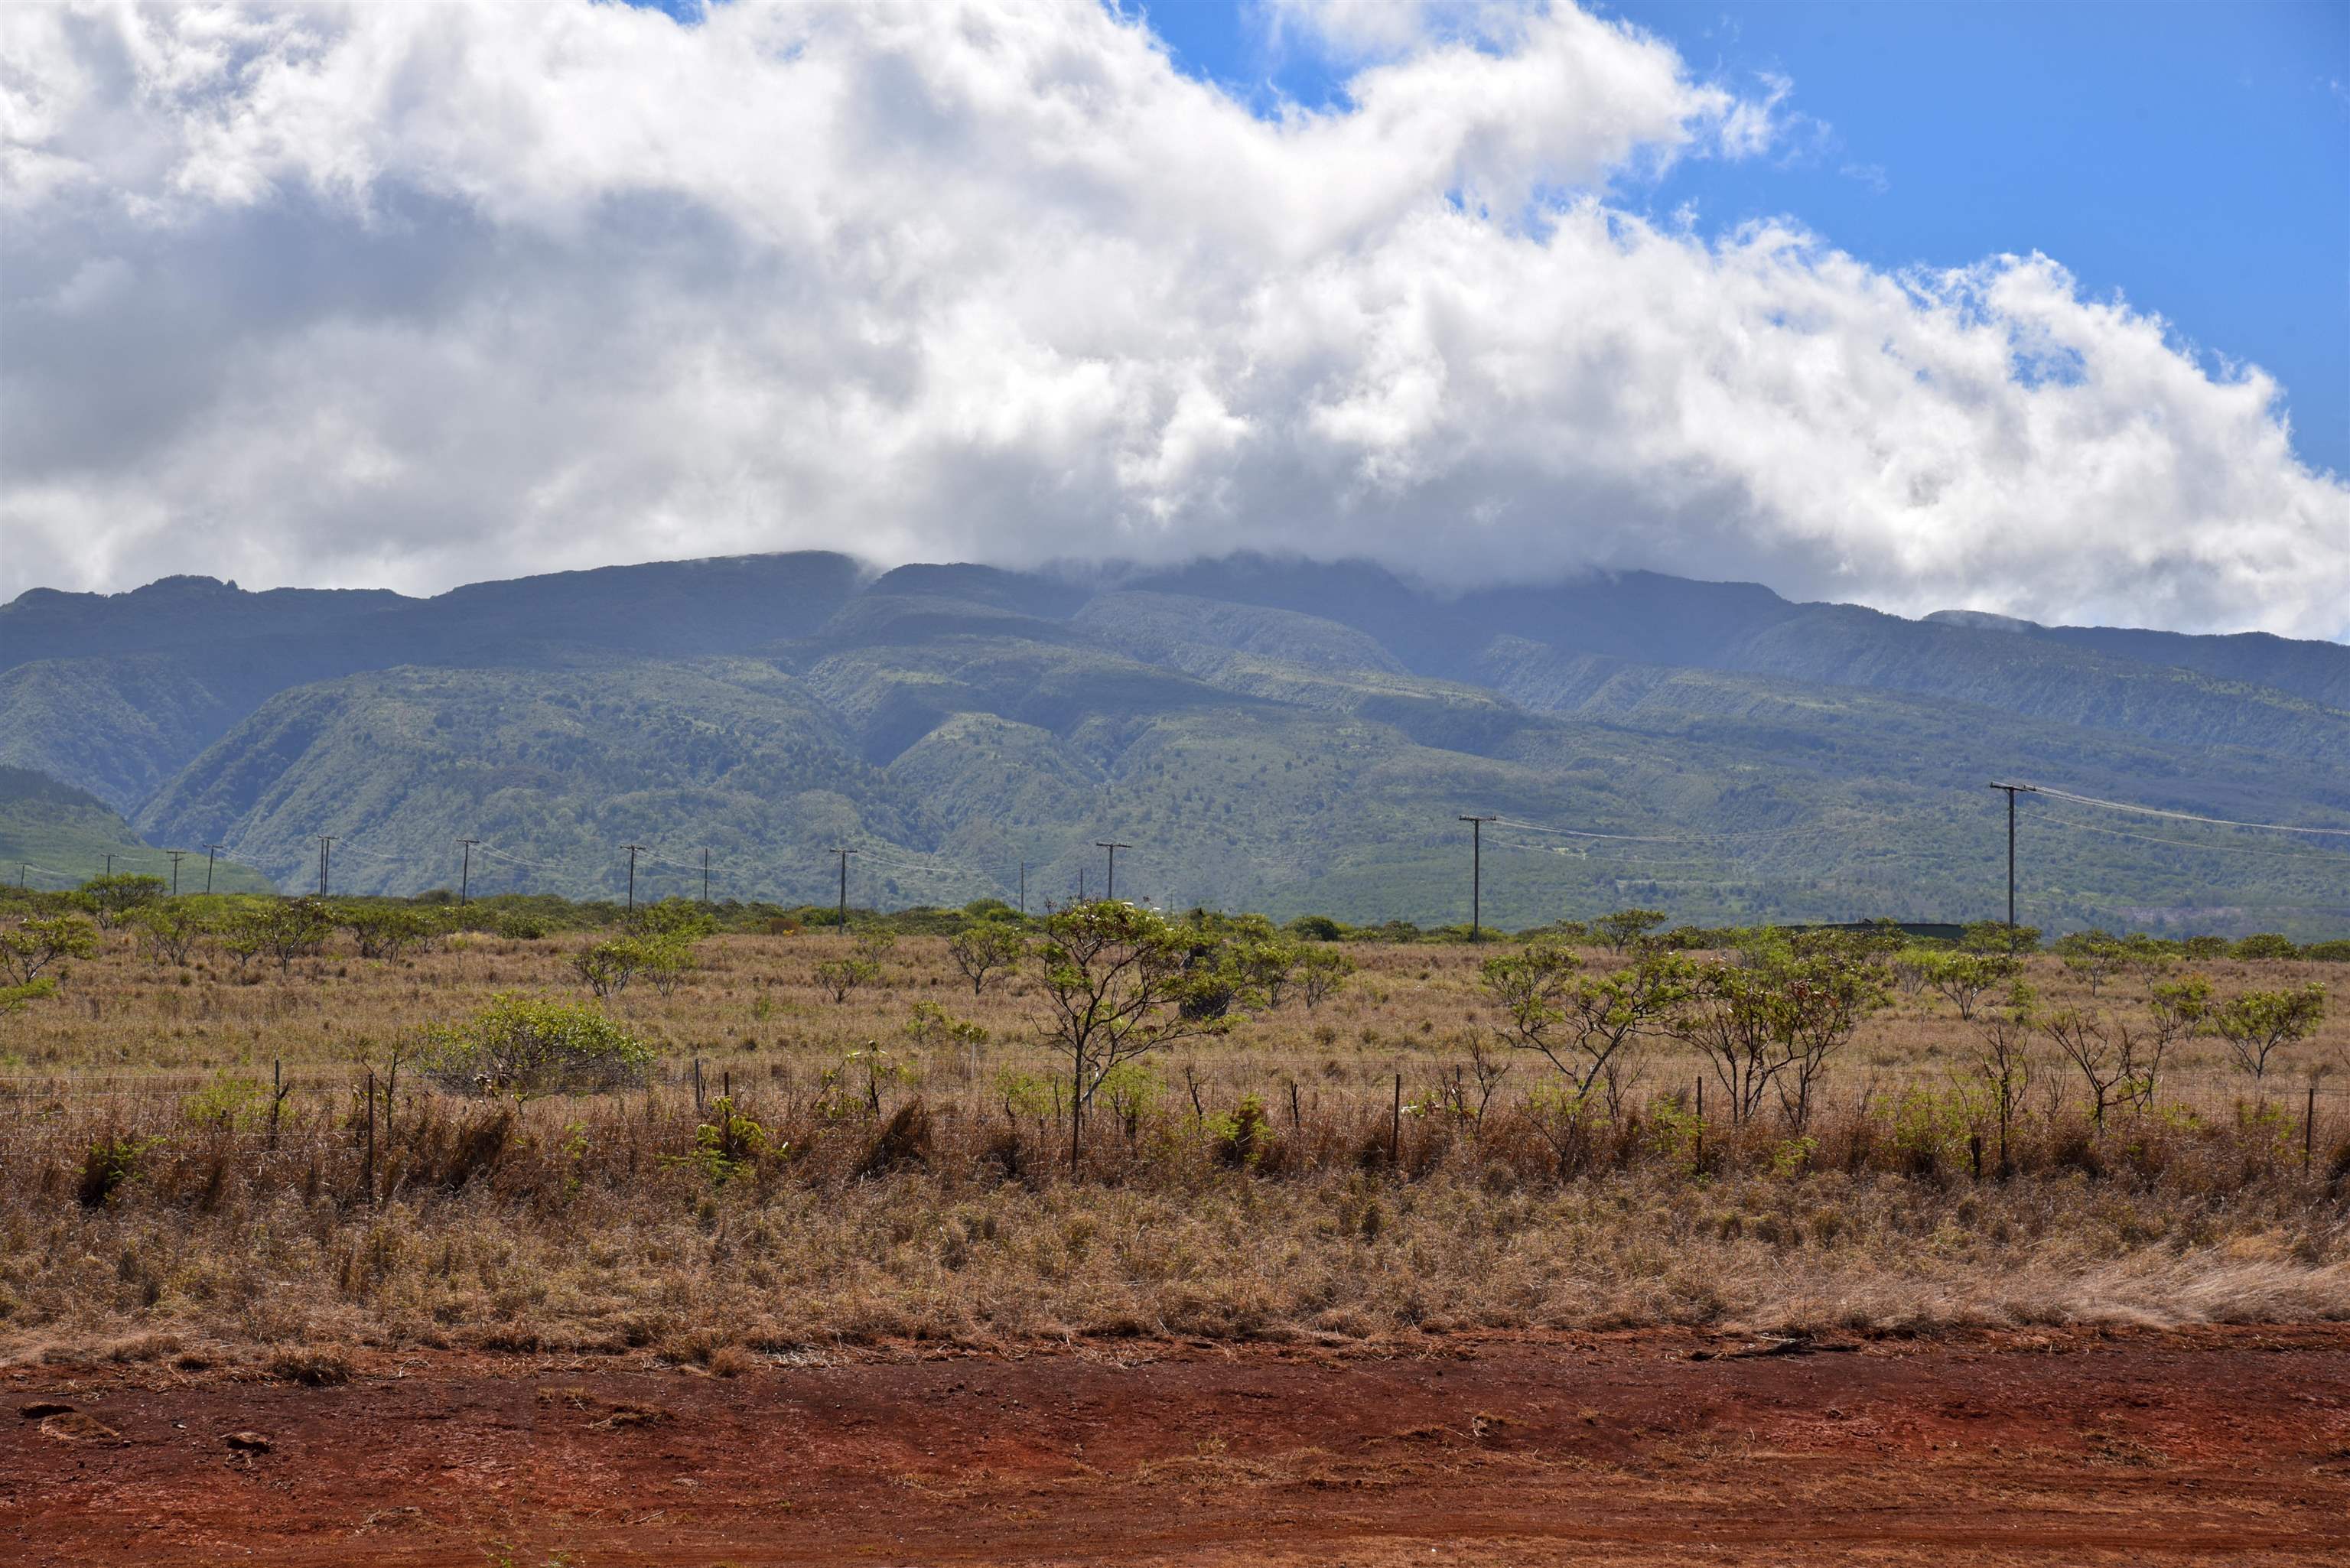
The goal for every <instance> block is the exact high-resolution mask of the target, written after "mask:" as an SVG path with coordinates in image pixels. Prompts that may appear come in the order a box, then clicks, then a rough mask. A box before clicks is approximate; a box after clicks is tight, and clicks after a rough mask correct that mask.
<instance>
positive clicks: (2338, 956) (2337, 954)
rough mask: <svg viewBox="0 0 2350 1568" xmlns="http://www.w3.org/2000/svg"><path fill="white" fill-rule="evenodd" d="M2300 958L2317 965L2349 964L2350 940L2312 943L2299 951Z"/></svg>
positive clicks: (2335, 939) (2339, 939) (2341, 939)
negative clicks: (2309, 960) (2314, 962)
mask: <svg viewBox="0 0 2350 1568" xmlns="http://www.w3.org/2000/svg"><path fill="white" fill-rule="evenodd" d="M2301 956H2302V957H2303V958H2305V959H2311V960H2314V961H2316V962H2318V963H2350V939H2345V938H2342V937H2336V938H2334V940H2331V941H2323V942H2312V943H2310V944H2309V945H2308V946H2307V947H2305V948H2303V949H2302V950H2301Z"/></svg>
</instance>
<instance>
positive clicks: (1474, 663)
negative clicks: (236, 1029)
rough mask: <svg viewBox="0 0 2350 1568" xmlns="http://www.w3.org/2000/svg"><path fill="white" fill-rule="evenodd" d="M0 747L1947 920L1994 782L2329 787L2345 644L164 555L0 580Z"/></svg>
mask: <svg viewBox="0 0 2350 1568" xmlns="http://www.w3.org/2000/svg"><path fill="white" fill-rule="evenodd" d="M0 765H5V766H8V767H13V768H16V769H21V770H26V774H27V775H30V774H38V775H41V776H42V777H43V778H45V779H47V780H49V781H54V782H55V784H57V785H60V786H65V787H67V788H68V789H70V790H74V791H82V792H87V794H88V796H89V797H94V799H95V802H99V803H103V805H104V806H106V807H110V808H111V809H112V810H113V811H114V812H116V813H119V814H120V816H121V817H122V818H123V819H125V820H127V822H128V823H129V824H130V828H131V829H135V831H136V833H137V834H138V835H139V836H141V837H142V838H143V839H144V840H145V841H147V842H148V843H150V844H152V845H158V846H183V847H184V846H195V845H198V844H203V843H210V842H219V843H224V844H226V845H228V846H230V847H229V853H230V855H231V856H232V857H234V859H236V860H237V861H239V862H241V863H243V864H244V865H245V866H249V867H254V868H255V869H257V870H258V871H259V872H261V873H262V874H263V875H265V876H266V877H268V878H270V879H271V880H272V881H274V882H276V883H277V884H278V885H280V886H282V887H286V888H299V887H302V886H306V885H313V884H314V883H315V878H316V875H317V860H318V840H319V837H320V836H329V837H331V838H332V839H333V840H334V845H333V847H332V851H331V867H332V869H331V873H330V875H331V880H332V884H333V887H334V888H335V890H338V891H353V892H360V891H367V892H393V893H412V892H418V891H422V890H425V889H428V888H437V887H452V886H454V885H455V884H456V882H457V880H458V877H459V875H460V849H459V845H458V841H459V840H461V839H467V838H470V839H474V840H478V841H479V843H478V845H477V846H476V847H475V848H474V850H473V858H472V865H471V871H470V878H471V886H472V888H473V891H475V892H493V891H504V890H522V889H528V890H539V891H550V892H560V893H566V894H572V895H588V894H597V895H608V894H617V893H619V891H620V890H621V889H622V888H624V887H625V886H626V880H627V877H628V875H629V872H628V864H629V857H628V855H627V853H626V852H625V850H624V848H623V846H626V845H629V844H636V845H639V846H643V847H641V848H640V849H639V851H638V858H637V866H636V877H637V888H638V894H639V897H660V896H663V895H666V894H687V895H691V896H698V895H699V893H700V891H701V888H702V864H703V857H704V856H705V854H706V855H707V857H708V863H709V867H710V888H711V893H712V897H716V898H727V897H736V898H773V899H775V900H778V901H782V902H789V903H796V902H801V901H823V900H826V899H827V898H829V897H830V896H831V895H832V893H833V892H834V890H835V889H836V888H837V880H836V878H837V864H838V863H837V860H836V859H835V858H834V856H833V854H832V853H831V852H832V851H834V850H836V849H851V850H854V851H856V852H857V853H856V855H855V856H854V857H852V859H851V863H850V867H849V871H850V897H851V898H852V899H853V900H855V901H857V902H859V903H864V904H873V905H882V906H893V905H903V904H910V903H949V902H951V903H961V902H964V901H967V900H969V899H972V898H981V897H1000V898H1020V897H1022V896H1025V898H1027V901H1028V902H1029V903H1030V905H1031V906H1032V907H1034V906H1037V905H1041V904H1042V903H1043V902H1044V901H1045V899H1047V898H1051V899H1056V900H1057V899H1066V898H1070V897H1072V896H1074V895H1075V894H1076V892H1077V890H1078V879H1079V877H1080V875H1083V876H1084V877H1087V878H1088V885H1089V888H1090V890H1092V891H1096V892H1097V891H1099V890H1100V883H1099V881H1098V877H1100V875H1101V872H1102V868H1103V865H1104V860H1105V854H1106V852H1105V851H1104V850H1102V849H1100V848H1098V847H1097V844H1098V843H1101V842H1106V841H1110V840H1116V841H1118V842H1121V843H1124V844H1129V845H1131V846H1132V847H1131V848H1128V849H1125V850H1122V851H1121V852H1120V855H1119V858H1118V887H1119V890H1120V891H1121V892H1122V893H1124V894H1127V895H1128V896H1136V897H1148V898H1153V899H1156V900H1159V901H1161V902H1164V903H1167V904H1170V905H1176V906H1189V905H1191V904H1195V903H1200V904H1208V905H1214V906H1222V907H1227V908H1252V909H1264V910H1266V911H1268V912H1271V913H1274V914H1276V915H1282V914H1295V913H1300V912H1305V911H1307V910H1314V911H1319V912H1326V913H1329V914H1333V915H1336V916H1338V917H1339V918H1341V919H1352V920H1377V919H1388V918H1400V919H1413V920H1417V921H1421V922H1428V923H1434V922H1440V921H1458V920H1462V919H1466V918H1467V917H1468V914H1469V890H1470V889H1469V883H1470V858H1471V847H1470V830H1469V828H1468V826H1466V825H1464V824H1463V823H1462V822H1461V821H1460V820H1459V819H1460V818H1461V817H1462V816H1466V815H1482V816H1491V817H1494V818H1496V819H1497V820H1494V821H1492V822H1491V823H1490V824H1488V825H1486V826H1483V827H1482V829H1481V834H1482V877H1481V881H1482V911H1483V915H1484V918H1485V919H1487V920H1489V921H1492V922H1494V923H1497V924H1502V925H1526V924H1533V923H1536V922H1540V921H1545V920H1551V919H1560V918H1563V917H1569V916H1585V915H1589V914H1593V913H1596V912H1599V911H1600V910H1603V909H1614V908H1618V907H1621V906H1624V905H1626V904H1641V905H1646V906H1649V907H1653V908H1657V909H1663V910H1666V911H1667V912H1668V913H1669V915H1671V917H1672V918H1674V919H1677V920H1680V919H1685V920H1692V921H1706V922H1712V921H1732V920H1756V919H1849V918H1858V917H1870V916H1877V915H1891V916H1896V917H1900V918H1904V919H1970V918H1984V917H1989V916H1994V915H1997V914H2000V913H2001V912H2002V911H2003V909H2004V900H2005V870H2006V867H2005V849H2006V839H2005V826H2004V816H2003V810H2004V805H2003V799H2002V796H2001V795H1999V794H1996V793H1993V792H1991V791H1988V790H1986V789H1985V788H1984V787H1983V786H1984V785H1985V784H1986V783H1988V782H1990V781H1992V780H2010V779H2016V778H2021V779H2025V780H2030V781H2033V782H2037V783H2040V784H2046V785H2050V786H2052V787H2054V788H2055V789H2059V790H2062V791H2064V792H2068V793H2070V794H2075V795H2084V796H2092V797H2097V798H2099V799H2104V800H2108V801H2119V802H2126V803H2131V804H2135V805H2144V806H2148V807H2153V808H2157V809H2161V810H2168V811H2176V812H2182V813H2186V814H2189V815H2200V816H2208V817H2220V818H2228V819H2234V820H2238V821H2245V822H2258V823H2270V824H2286V825H2293V826H2322V827H2336V828H2339V827H2345V826H2350V648H2345V647H2343V646H2341V645H2338V644H2334V643H2324V642H2308V641H2293V640H2290V639H2282V638H2276V637H2270V636H2266V635H2261V634H2248V635H2242V636H2232V637H2198V636H2186V635H2180V634H2176V633H2169V632H2160V631H2144V630H2130V629H2123V628H2098V627H2046V626H2039V625H2035V624H2033V623H2031V622H2027V621H2020V620H2014V619H2011V618H2005V617H2000V616H1993V615H1986V614H1982V613H1980V612H1945V613H1942V614H1939V615H1934V616H1929V617H1927V618H1924V619H1922V620H1911V619H1906V618H1900V617H1897V616H1891V615H1886V614H1882V613H1879V612H1877V611H1875V610H1870V609H1866V608H1862V607H1856V606H1851V605H1840V604H1804V603H1795V602H1791V601H1789V600H1786V599H1783V598H1782V597H1779V596H1778V595H1776V594H1773V593H1772V592H1771V591H1770V590H1769V589H1767V588H1764V587H1759V586H1756V585H1753V584H1744V583H1711V582H1700V581H1694V580H1690V579H1684V578H1678V577H1670V576H1659V575H1655V574H1649V573H1638V572H1635V573H1622V574H1613V575H1605V576H1588V577H1585V578H1580V579H1576V580H1572V581H1567V582H1561V583H1551V584H1527V585H1522V586H1512V587H1499V588H1492V589H1486V590H1482V591H1477V592H1471V593H1463V594H1451V593H1445V592H1441V591H1439V590H1436V589H1433V588H1430V587H1425V586H1422V585H1419V584H1416V583H1413V582H1411V581H1409V580H1406V579H1405V578H1402V577H1400V576H1397V575H1395V574H1394V573H1391V572H1389V571H1387V570H1385V569H1383V568H1381V567H1378V566H1373V565H1369V564H1367V563H1362V562H1340V563H1336V564H1332V563H1316V562H1308V561H1303V560H1294V559H1275V558H1267V557H1259V556H1234V557H1227V558H1223V559H1218V560H1208V561H1200V562H1195V563H1192V564H1191V565H1187V566H1180V567H1174V568H1149V567H1137V566H1128V567H1091V568H1087V569H1084V570H1082V571H1077V570H1072V571H1068V572H1016V571H1010V570H1003V569H999V568H995V567H991V566H972V565H920V566H900V567H899V568H897V569H895V570H891V571H886V572H880V573H879V574H876V573H875V572H873V571H872V570H870V569H869V568H867V567H865V566H860V565H859V564H858V562H856V561H855V560H853V559H851V558H850V557H848V556H842V555H835V554H827V553H801V554H790V555H773V556H738V557H729V558H723V559H715V560H702V561H686V562H666V563H656V564H651V565H644V566H614V567H608V568H604V569H600V570H595V571H585V572H565V573H556V574H550V575H546V576H533V577H525V578H520V579H516V580H514V581H509V582H496V583H481V584H474V585H472V586H469V587H461V588H457V589H454V590H452V591H451V592H448V593H445V594H442V595H439V596H437V597H431V598H415V597H404V596H401V595H399V594H394V593H390V592H385V591H374V590H361V591H347V590H317V589H303V588H278V589H272V590H269V591H266V592H258V593H252V592H246V591H244V590H243V589H240V588H238V587H236V586H235V585H234V584H233V583H224V582H220V581H216V580H214V579H212V578H208V577H186V576H183V577H170V578H165V579H163V580H161V581H159V582H155V583H151V584H149V585H148V586H146V587H141V588H138V589H135V590H133V591H130V592H128V593H122V594H115V595H96V594H76V593H63V592H57V591H54V590H50V589H37V588H36V589H33V590H30V591H28V592H26V593H25V594H23V595H22V596H20V597H18V598H16V600H14V601H13V602H11V603H9V604H8V605H6V606H5V607H0ZM20 793H23V792H20ZM39 793H40V792H39V791H38V790H33V791H32V792H31V794H30V796H28V798H33V797H37V796H38V795H39ZM35 804H36V805H37V799H36V802H35ZM26 809H31V808H29V807H28V808H26ZM75 809H76V810H83V811H86V809H87V808H86V807H83V806H80V805H77V806H76V807H75ZM91 842H96V840H94V839H93V840H91ZM58 853H61V854H62V853H64V851H62V850H61V851H59V852H58ZM2020 860H2021V866H2020V885H2021V897H2022V918H2023V919H2026V920H2029V921H2032V922H2033V923H2038V924H2042V925H2044V926H2048V927H2051V928H2054V929H2063V928H2066V927H2074V926H2080V925H2085V924H2096V925H2105V926H2130V927H2137V928H2145V929H2178V930H2186V929H2193V930H2212V931H2219V932H2223V933H2226V932H2241V931H2244V930H2250V929H2276V930H2283V931H2286V932H2288V933H2291V934H2295V935H2301V936H2316V935H2338V934H2340V933H2341V932H2342V931H2343V930H2345V929H2350V838H2342V839H2329V838H2325V837H2318V836H2299V837H2297V836H2292V835H2283V834H2273V833H2254V832H2250V831H2245V830H2241V829H2234V828H2227V827H2220V826H2212V825H2210V824H2206V823H2200V822H2195V821H2189V820H2186V819H2184V818H2166V817H2160V816H2149V815H2134V814H2123V813H2117V812H2114V811H2110V810H2106V809H2103V808H2099V807H2095V806H2090V805H2083V804H2081V803H2079V802H2077V801H2073V800H2066V799H2060V798H2058V797H2056V796H2054V795H2044V796H2041V797H2037V798H2033V797H2027V798H2026V801H2025V804H2024V806H2023V808H2022V833H2021V845H2020ZM57 869H58V870H61V871H72V872H76V873H86V872H87V871H88V869H91V868H90V867H59V868H57ZM1023 889H1024V895H1023Z"/></svg>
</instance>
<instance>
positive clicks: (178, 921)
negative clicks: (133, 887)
mask: <svg viewBox="0 0 2350 1568" xmlns="http://www.w3.org/2000/svg"><path fill="white" fill-rule="evenodd" d="M130 924H131V925H132V926H135V927H136V928H138V931H139V945H140V947H142V948H144V949H146V950H147V957H148V960H149V961H151V962H152V963H156V964H166V963H168V964H184V963H186V962H187V961H188V954H189V952H190V951H191V950H192V949H193V948H194V947H195V945H196V939H197V938H198V937H199V936H201V935H203V930H204V922H203V919H202V918H201V917H199V916H198V915H197V914H196V912H195V910H194V909H191V908H189V906H188V905H187V904H186V903H185V902H184V901H182V900H180V899H176V898H166V899H163V900H162V901H161V902H160V903H154V904H150V905H148V906H147V907H146V908H145V909H140V910H137V911H135V912H134V913H133V914H132V915H131V916H130Z"/></svg>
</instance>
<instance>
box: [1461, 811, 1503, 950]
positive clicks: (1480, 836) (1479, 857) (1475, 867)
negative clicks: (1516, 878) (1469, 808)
mask: <svg viewBox="0 0 2350 1568" xmlns="http://www.w3.org/2000/svg"><path fill="white" fill-rule="evenodd" d="M1495 820H1497V819H1496V818H1494V817H1492V816H1464V817H1462V818H1461V821H1463V822H1465V823H1467V824H1468V825H1469V940H1471V941H1472V942H1479V941H1483V940H1485V939H1484V938H1483V937H1482V936H1481V935H1480V934H1479V932H1478V927H1479V926H1480V924H1481V923H1482V919H1483V917H1484V913H1485V909H1484V904H1485V825H1486V824H1487V823H1489V822H1492V821H1495Z"/></svg>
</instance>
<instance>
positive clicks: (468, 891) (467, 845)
mask: <svg viewBox="0 0 2350 1568" xmlns="http://www.w3.org/2000/svg"><path fill="white" fill-rule="evenodd" d="M457 842H458V843H459V844H461V845H463V846H464V855H465V858H464V859H463V862H461V863H460V864H459V866H458V867H457V902H458V904H459V906H460V907H463V905H464V904H465V902H466V901H467V900H468V899H469V898H472V896H473V846H474V845H476V844H479V843H480V842H481V840H480V839H478V838H461V839H459V840H457Z"/></svg>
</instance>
